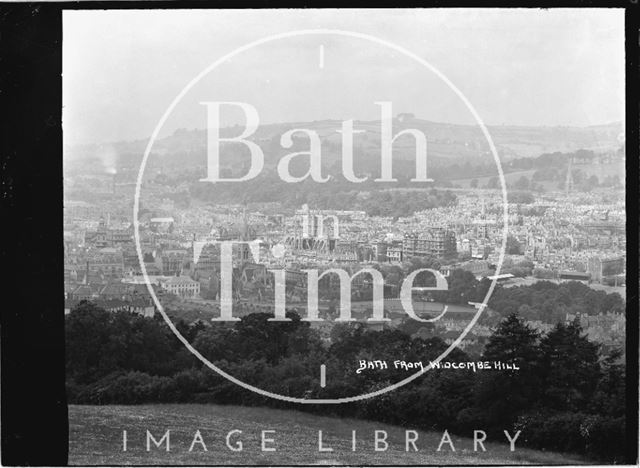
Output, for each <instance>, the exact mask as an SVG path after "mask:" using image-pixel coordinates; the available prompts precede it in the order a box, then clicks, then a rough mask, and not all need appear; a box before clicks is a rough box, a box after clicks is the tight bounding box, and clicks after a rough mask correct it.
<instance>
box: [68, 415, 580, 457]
mask: <svg viewBox="0 0 640 468" xmlns="http://www.w3.org/2000/svg"><path fill="white" fill-rule="evenodd" d="M168 429H170V430H171V433H170V443H171V445H170V448H171V451H169V452H167V451H166V450H165V447H164V445H163V446H162V447H161V448H156V447H154V446H153V444H152V445H151V450H150V451H148V452H147V450H146V431H147V430H149V431H150V432H151V433H152V434H153V436H154V437H155V438H156V440H160V438H161V437H162V435H163V434H164V433H165V431H167V430H168ZM234 429H237V430H241V431H242V434H232V436H231V437H232V438H231V444H232V445H233V444H235V443H236V441H238V440H242V444H243V450H242V451H238V452H234V451H231V450H230V449H229V448H228V447H227V446H226V443H225V438H226V436H227V433H229V432H230V431H232V430H234ZM478 429H481V428H478ZM124 430H126V431H127V439H128V447H127V451H126V452H125V451H123V446H122V439H123V435H122V434H123V431H124ZM198 430H200V432H201V434H202V438H203V440H204V443H205V445H206V447H207V451H206V452H205V451H204V448H203V447H202V445H200V444H195V446H194V449H193V451H192V452H189V447H190V445H191V443H192V441H193V439H194V436H195V433H196V431H198ZM263 430H274V431H275V433H271V434H268V435H267V437H268V438H272V439H274V442H273V443H269V444H268V446H269V447H271V446H274V447H275V448H276V451H275V452H266V451H265V452H263V451H261V431H263ZM319 430H321V431H322V433H323V445H324V446H325V447H331V448H333V451H332V452H319V451H318V431H319ZM352 430H355V431H356V434H357V436H356V440H357V443H356V451H352V445H351V443H352V442H351V437H352V435H351V434H352V432H351V431H352ZM376 430H384V431H386V432H387V433H388V439H387V441H388V442H389V448H388V450H386V451H375V449H374V432H375V431H376ZM469 436H470V437H472V436H473V435H472V434H470V435H469ZM441 438H442V433H441V432H423V431H419V438H418V440H417V442H416V447H417V448H418V451H417V452H415V451H413V449H412V447H410V451H408V452H407V451H405V428H401V427H396V426H390V425H386V424H379V423H375V422H370V421H361V420H354V419H338V418H331V417H323V416H316V415H311V414H308V413H303V412H299V411H290V410H276V409H267V408H248V407H239V406H217V405H190V404H173V405H142V406H73V405H72V406H70V407H69V463H70V464H72V465H181V464H185V465H251V464H260V465H287V464H288V465H291V464H304V465H306V464H320V465H339V464H349V465H363V464H366V465H372V464H374V465H375V464H378V465H392V464H396V465H398V464H404V465H406V464H415V465H450V464H454V465H460V464H472V465H486V464H493V465H495V464H518V465H523V464H544V465H554V464H581V463H584V461H581V460H580V459H579V458H578V457H568V456H565V455H560V454H555V453H547V452H540V451H535V450H529V449H523V448H520V447H518V443H517V442H516V450H515V451H514V452H511V451H510V449H509V445H508V444H507V443H506V442H507V441H506V439H505V443H504V444H497V443H485V447H486V449H487V451H486V452H481V451H480V449H479V451H478V452H474V447H473V439H472V438H462V437H457V436H452V440H453V444H454V447H455V452H453V451H452V450H451V448H450V446H449V445H448V444H446V443H445V444H443V446H442V450H441V451H440V452H438V451H437V448H438V445H439V444H440V441H441Z"/></svg>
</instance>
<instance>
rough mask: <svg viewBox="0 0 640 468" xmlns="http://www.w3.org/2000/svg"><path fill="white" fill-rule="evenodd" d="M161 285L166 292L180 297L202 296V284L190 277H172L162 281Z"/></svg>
mask: <svg viewBox="0 0 640 468" xmlns="http://www.w3.org/2000/svg"><path fill="white" fill-rule="evenodd" d="M161 284H162V288H163V289H164V290H165V291H167V292H168V293H171V294H174V295H176V296H178V297H182V298H187V297H198V296H200V283H199V282H198V281H194V280H192V279H191V278H189V277H188V276H172V277H171V278H169V279H168V280H165V281H162V282H161Z"/></svg>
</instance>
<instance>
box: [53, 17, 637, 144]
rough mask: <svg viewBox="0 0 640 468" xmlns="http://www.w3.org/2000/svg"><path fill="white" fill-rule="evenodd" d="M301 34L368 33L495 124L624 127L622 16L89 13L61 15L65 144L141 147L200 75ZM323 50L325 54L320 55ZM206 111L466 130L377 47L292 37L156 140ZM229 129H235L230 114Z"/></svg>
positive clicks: (226, 68)
mask: <svg viewBox="0 0 640 468" xmlns="http://www.w3.org/2000/svg"><path fill="white" fill-rule="evenodd" d="M308 29H334V30H335V29H337V30H343V31H352V32H356V33H363V34H367V35H371V36H375V37H376V38H378V39H380V40H383V41H386V42H389V43H393V44H395V45H397V46H400V47H402V48H403V49H405V50H408V51H409V52H411V53H414V54H416V55H417V56H419V57H420V58H422V59H423V60H426V61H427V62H428V63H429V64H431V65H432V66H433V67H435V68H436V69H437V70H439V71H440V72H441V73H442V74H443V75H444V76H446V77H447V78H448V80H449V81H450V82H451V83H453V84H454V85H455V87H457V89H459V90H460V92H461V93H462V94H463V95H464V96H466V98H467V99H468V101H469V102H470V103H471V104H472V106H473V107H474V108H475V109H476V111H477V113H478V115H479V116H480V118H481V119H482V121H484V123H486V124H489V125H535V126H538V125H546V126H556V125H566V126H587V125H598V124H603V123H609V122H613V121H620V120H623V119H624V12H623V10H621V9H550V10H542V9H510V10H506V9H460V8H457V9H444V8H442V9H412V10H397V9H396V10H334V9H326V10H300V9H298V10H293V9H290V10H154V11H151V10H89V11H81V10H76V11H66V12H64V16H63V135H64V141H65V144H68V145H73V144H86V143H103V142H113V141H121V140H133V139H145V138H148V137H149V136H150V135H151V133H152V132H153V130H154V128H155V127H156V125H157V124H158V122H159V120H160V118H161V117H162V115H163V114H164V112H165V111H166V109H167V108H168V106H169V104H170V103H171V102H172V101H173V100H174V98H175V97H176V96H177V95H178V94H179V93H180V92H181V91H182V90H183V89H184V88H185V86H186V85H187V84H188V83H190V82H191V81H192V80H193V79H194V78H195V77H196V76H197V75H198V74H199V73H201V72H202V71H203V70H205V69H206V68H207V67H208V66H209V65H211V64H212V63H214V62H215V61H216V60H218V59H219V58H220V57H222V56H224V55H225V54H228V53H230V52H232V51H234V50H236V49H238V48H239V47H241V46H244V45H246V44H248V43H251V42H253V41H256V40H258V39H261V38H264V37H268V36H271V35H274V34H280V33H286V32H291V31H296V30H308ZM321 50H322V51H321ZM203 101H238V102H246V103H249V104H251V105H252V106H253V107H255V108H256V110H257V111H258V112H259V118H260V122H261V123H273V122H291V121H312V120H323V119H340V120H347V119H350V118H354V119H357V120H376V119H379V118H380V107H379V106H378V105H376V104H375V102H378V101H390V102H393V110H394V113H398V112H411V113H413V114H415V115H416V117H418V118H423V119H427V120H433V121H439V122H450V123H463V124H469V123H474V122H475V120H474V118H473V116H472V114H471V113H470V111H469V109H468V108H467V107H466V106H465V105H464V103H463V102H462V101H461V99H460V98H459V97H458V96H457V95H456V94H455V93H454V92H452V90H451V89H450V88H449V87H448V86H447V85H446V84H445V83H444V82H443V81H442V80H441V79H440V78H439V77H438V76H436V75H435V74H434V73H433V72H432V71H430V70H429V69H427V68H425V67H424V66H422V65H420V64H419V63H418V62H417V61H415V60H413V59H411V58H409V57H407V56H405V55H403V54H402V53H399V52H398V51H397V50H394V49H391V48H389V47H386V46H384V45H381V44H378V43H373V42H371V41H367V40H363V39H359V38H353V37H345V36H338V35H309V36H295V37H290V38H284V39H279V40H274V41H271V42H268V43H265V44H262V45H259V46H256V47H254V48H252V49H250V50H247V51H245V52H242V53H239V54H237V55H236V56H234V57H233V58H232V59H231V60H230V61H225V62H224V63H222V64H221V65H220V66H219V67H217V68H215V69H214V70H212V71H211V72H210V73H208V74H207V75H205V76H204V77H203V79H202V80H201V81H199V82H198V83H197V84H196V85H195V86H194V87H193V88H192V89H190V90H189V92H188V93H186V94H185V97H184V99H182V100H181V101H180V102H179V104H178V105H177V106H176V107H175V109H174V111H173V112H172V113H171V114H170V116H169V118H168V119H167V121H166V123H165V125H164V126H163V127H162V128H161V131H160V135H161V136H162V135H167V134H170V133H172V132H173V131H175V130H176V129H177V128H188V129H192V128H206V126H207V118H206V117H207V114H206V111H205V106H204V105H202V104H200V102H203ZM221 119H222V124H223V125H233V124H241V123H242V122H243V115H242V113H241V112H240V111H239V110H237V109H236V111H235V112H234V111H232V109H231V108H230V111H229V112H227V113H226V114H224V115H223V116H222V117H221Z"/></svg>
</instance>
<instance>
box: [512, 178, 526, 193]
mask: <svg viewBox="0 0 640 468" xmlns="http://www.w3.org/2000/svg"><path fill="white" fill-rule="evenodd" d="M514 187H515V188H516V189H518V190H528V189H529V179H528V178H527V177H526V176H520V178H519V179H518V180H517V181H516V182H515V184H514Z"/></svg>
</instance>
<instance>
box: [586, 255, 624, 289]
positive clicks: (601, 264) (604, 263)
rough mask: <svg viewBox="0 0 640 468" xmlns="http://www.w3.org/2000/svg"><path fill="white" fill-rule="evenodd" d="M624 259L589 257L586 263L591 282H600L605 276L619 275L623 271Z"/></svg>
mask: <svg viewBox="0 0 640 468" xmlns="http://www.w3.org/2000/svg"><path fill="white" fill-rule="evenodd" d="M624 268H625V261H624V257H611V258H601V257H591V258H590V259H589V260H588V262H587V272H588V273H591V279H592V280H593V281H597V282H599V283H600V282H602V280H604V279H605V278H606V277H607V276H615V275H619V274H620V273H622V272H623V271H624Z"/></svg>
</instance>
